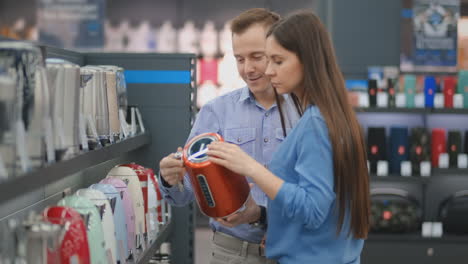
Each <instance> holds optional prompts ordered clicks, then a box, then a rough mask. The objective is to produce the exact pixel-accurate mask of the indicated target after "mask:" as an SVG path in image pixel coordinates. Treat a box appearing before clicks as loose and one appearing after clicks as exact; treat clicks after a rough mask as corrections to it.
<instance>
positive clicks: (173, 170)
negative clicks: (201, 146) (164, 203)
mask: <svg viewBox="0 0 468 264" xmlns="http://www.w3.org/2000/svg"><path fill="white" fill-rule="evenodd" d="M177 151H178V152H179V151H182V148H181V147H179V148H178V149H177ZM174 154H175V153H172V154H170V155H168V156H166V157H164V158H163V159H162V160H161V161H160V162H159V170H160V173H161V177H163V179H164V180H165V181H166V182H167V183H169V185H171V186H174V185H176V184H178V183H179V182H181V181H183V179H184V175H185V173H186V171H185V168H184V162H183V161H182V160H180V159H176V158H175V157H174Z"/></svg>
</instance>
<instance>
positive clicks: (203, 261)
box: [195, 227, 213, 264]
mask: <svg viewBox="0 0 468 264" xmlns="http://www.w3.org/2000/svg"><path fill="white" fill-rule="evenodd" d="M212 235H213V232H212V231H211V229H210V228H208V227H197V228H196V229H195V264H208V263H209V261H210V251H211V250H210V247H211V237H212Z"/></svg>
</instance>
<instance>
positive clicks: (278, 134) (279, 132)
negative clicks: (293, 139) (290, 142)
mask: <svg viewBox="0 0 468 264" xmlns="http://www.w3.org/2000/svg"><path fill="white" fill-rule="evenodd" d="M289 133H291V128H286V136H288V135H289ZM275 137H276V140H277V141H278V142H279V143H281V142H283V140H284V139H285V137H284V133H283V128H281V127H279V128H276V131H275Z"/></svg>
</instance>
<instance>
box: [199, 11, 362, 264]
mask: <svg viewBox="0 0 468 264" xmlns="http://www.w3.org/2000/svg"><path fill="white" fill-rule="evenodd" d="M266 54H267V56H268V58H269V64H268V67H267V70H266V74H267V75H268V76H269V77H270V78H271V83H272V85H273V87H274V88H275V90H276V91H277V92H278V93H279V94H286V93H291V94H292V95H293V96H294V97H295V98H296V102H297V104H296V106H297V110H298V112H299V113H300V114H301V116H302V117H301V119H300V120H299V122H298V123H297V124H296V126H295V128H294V129H293V130H292V131H291V132H290V133H289V134H288V137H287V138H286V139H285V141H284V142H283V143H282V145H280V146H279V148H278V150H277V152H276V153H275V154H274V156H273V158H272V161H271V164H270V166H269V170H268V169H267V168H265V167H264V166H262V164H259V163H257V162H256V161H255V160H254V159H252V158H251V157H249V156H248V155H247V154H245V153H244V152H242V150H240V148H239V147H238V146H236V145H232V144H228V143H225V142H215V143H212V144H210V145H209V146H208V148H209V151H208V155H209V156H210V160H211V161H212V162H214V163H217V164H219V165H222V166H225V167H226V168H228V169H230V170H232V171H235V172H237V173H239V174H241V175H245V176H246V177H250V178H251V179H252V180H253V181H255V183H256V184H257V185H258V186H259V187H260V188H261V189H262V190H263V191H264V192H265V193H266V194H267V195H268V197H269V199H270V201H269V205H268V231H267V235H266V253H267V257H269V258H274V259H277V260H278V261H279V263H281V264H284V263H321V264H326V263H330V264H331V263H333V264H337V263H360V253H361V250H362V247H363V244H364V242H363V239H365V238H366V237H367V232H368V229H369V207H370V205H369V182H368V173H367V162H366V161H367V156H366V152H365V144H364V140H363V135H362V132H361V128H360V126H359V123H358V121H357V119H356V116H355V113H354V111H353V109H352V107H351V105H350V104H349V103H348V101H347V95H346V90H345V87H344V80H343V76H342V74H341V71H340V69H339V67H338V64H337V61H336V57H335V54H334V50H333V46H332V43H331V40H330V37H329V36H328V33H327V31H326V29H325V27H324V26H323V24H322V23H321V22H320V20H319V19H318V17H317V16H315V15H314V14H312V13H310V12H299V13H296V14H293V15H291V16H289V17H287V18H285V19H283V20H281V21H279V22H278V23H276V24H275V25H273V26H272V28H271V29H270V30H269V32H268V33H267V42H266ZM267 143H268V140H265V144H267Z"/></svg>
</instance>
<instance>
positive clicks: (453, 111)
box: [354, 107, 468, 115]
mask: <svg viewBox="0 0 468 264" xmlns="http://www.w3.org/2000/svg"><path fill="white" fill-rule="evenodd" d="M354 109H355V110H356V112H357V113H405V114H458V115H463V114H464V115H466V114H468V109H467V108H462V109H459V108H452V109H447V108H442V109H433V108H406V107H405V108H387V107H355V108H354Z"/></svg>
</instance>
